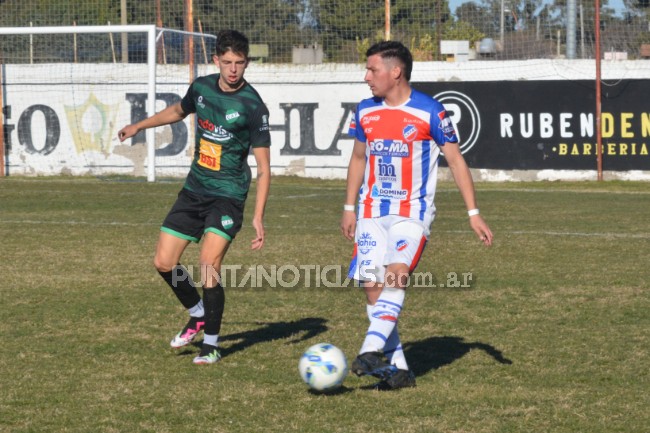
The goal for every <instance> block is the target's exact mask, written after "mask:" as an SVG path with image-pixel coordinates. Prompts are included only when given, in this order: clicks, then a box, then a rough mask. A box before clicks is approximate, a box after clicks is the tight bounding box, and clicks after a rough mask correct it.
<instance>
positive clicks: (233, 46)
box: [215, 30, 248, 58]
mask: <svg viewBox="0 0 650 433" xmlns="http://www.w3.org/2000/svg"><path fill="white" fill-rule="evenodd" d="M228 51H232V52H233V53H235V54H240V55H243V56H244V57H246V58H248V38H247V37H246V36H244V34H243V33H240V32H238V31H237V30H221V31H220V32H219V33H217V46H216V48H215V54H216V55H217V56H221V55H223V54H225V53H226V52H228Z"/></svg>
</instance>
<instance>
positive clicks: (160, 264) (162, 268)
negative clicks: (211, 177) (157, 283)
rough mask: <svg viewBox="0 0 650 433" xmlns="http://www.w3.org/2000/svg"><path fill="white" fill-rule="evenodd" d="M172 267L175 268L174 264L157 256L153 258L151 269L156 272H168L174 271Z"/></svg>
mask: <svg viewBox="0 0 650 433" xmlns="http://www.w3.org/2000/svg"><path fill="white" fill-rule="evenodd" d="M174 266H176V263H171V262H169V261H167V260H164V259H163V258H161V257H159V256H158V255H156V256H155V257H154V258H153V267H154V268H156V270H157V271H158V272H169V271H171V270H172V269H174Z"/></svg>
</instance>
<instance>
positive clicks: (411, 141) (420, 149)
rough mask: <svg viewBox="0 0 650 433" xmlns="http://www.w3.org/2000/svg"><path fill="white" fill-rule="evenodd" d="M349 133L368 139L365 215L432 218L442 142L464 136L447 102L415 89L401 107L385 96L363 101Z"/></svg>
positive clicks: (361, 213)
mask: <svg viewBox="0 0 650 433" xmlns="http://www.w3.org/2000/svg"><path fill="white" fill-rule="evenodd" d="M349 134H350V135H352V136H354V137H355V138H356V139H357V140H359V141H361V142H364V143H366V169H365V174H364V182H363V185H362V187H361V189H360V191H359V215H358V216H359V218H374V217H380V216H385V215H401V216H403V217H407V218H413V219H417V220H420V221H424V222H425V224H430V223H431V221H432V217H433V215H434V213H435V206H434V203H433V198H434V194H435V188H436V180H437V171H438V158H439V156H440V147H439V146H444V144H445V143H457V142H458V136H457V134H456V130H455V129H454V125H453V123H452V122H451V119H450V118H449V116H447V113H446V111H445V108H444V106H443V105H442V104H441V103H440V102H439V101H437V100H436V99H434V98H432V97H431V96H429V95H427V94H425V93H422V92H419V91H417V90H415V89H412V91H411V97H410V99H409V100H408V101H407V102H406V103H404V104H403V105H400V106H398V107H390V106H388V105H385V104H384V102H383V100H382V99H380V98H369V99H364V100H363V101H361V102H360V103H359V105H358V106H357V109H356V112H355V115H354V119H353V120H352V122H351V124H350V129H349Z"/></svg>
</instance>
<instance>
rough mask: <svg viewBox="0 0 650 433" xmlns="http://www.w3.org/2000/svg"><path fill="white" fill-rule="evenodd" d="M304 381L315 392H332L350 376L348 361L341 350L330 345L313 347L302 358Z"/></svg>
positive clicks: (301, 371) (300, 367)
mask: <svg viewBox="0 0 650 433" xmlns="http://www.w3.org/2000/svg"><path fill="white" fill-rule="evenodd" d="M298 370H299V371H300V376H301V377H302V380H304V381H305V383H307V385H309V386H310V387H311V389H313V390H315V391H331V390H333V389H335V388H338V387H339V386H341V383H343V379H345V376H346V375H347V374H348V361H347V360H346V359H345V354H344V353H343V351H341V349H339V348H338V347H336V346H334V345H333V344H329V343H319V344H315V345H313V346H311V347H310V348H309V349H307V350H306V351H305V353H303V354H302V356H301V357H300V362H299V363H298Z"/></svg>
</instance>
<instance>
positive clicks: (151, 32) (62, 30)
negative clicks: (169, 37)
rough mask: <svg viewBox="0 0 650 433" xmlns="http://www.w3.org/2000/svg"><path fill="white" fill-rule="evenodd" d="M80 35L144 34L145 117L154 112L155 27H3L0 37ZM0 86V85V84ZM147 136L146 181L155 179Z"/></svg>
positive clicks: (151, 135) (150, 137) (151, 143)
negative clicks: (145, 66)
mask: <svg viewBox="0 0 650 433" xmlns="http://www.w3.org/2000/svg"><path fill="white" fill-rule="evenodd" d="M81 33H107V34H109V35H110V34H113V33H146V35H147V71H148V74H147V116H153V115H154V114H155V110H156V26H155V25H107V26H60V27H5V28H0V35H36V34H41V35H53V34H81ZM0 85H2V83H0ZM146 136H147V180H148V181H149V182H153V181H155V179H156V170H155V150H156V146H155V134H154V131H153V130H152V129H149V130H147V131H146Z"/></svg>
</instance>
